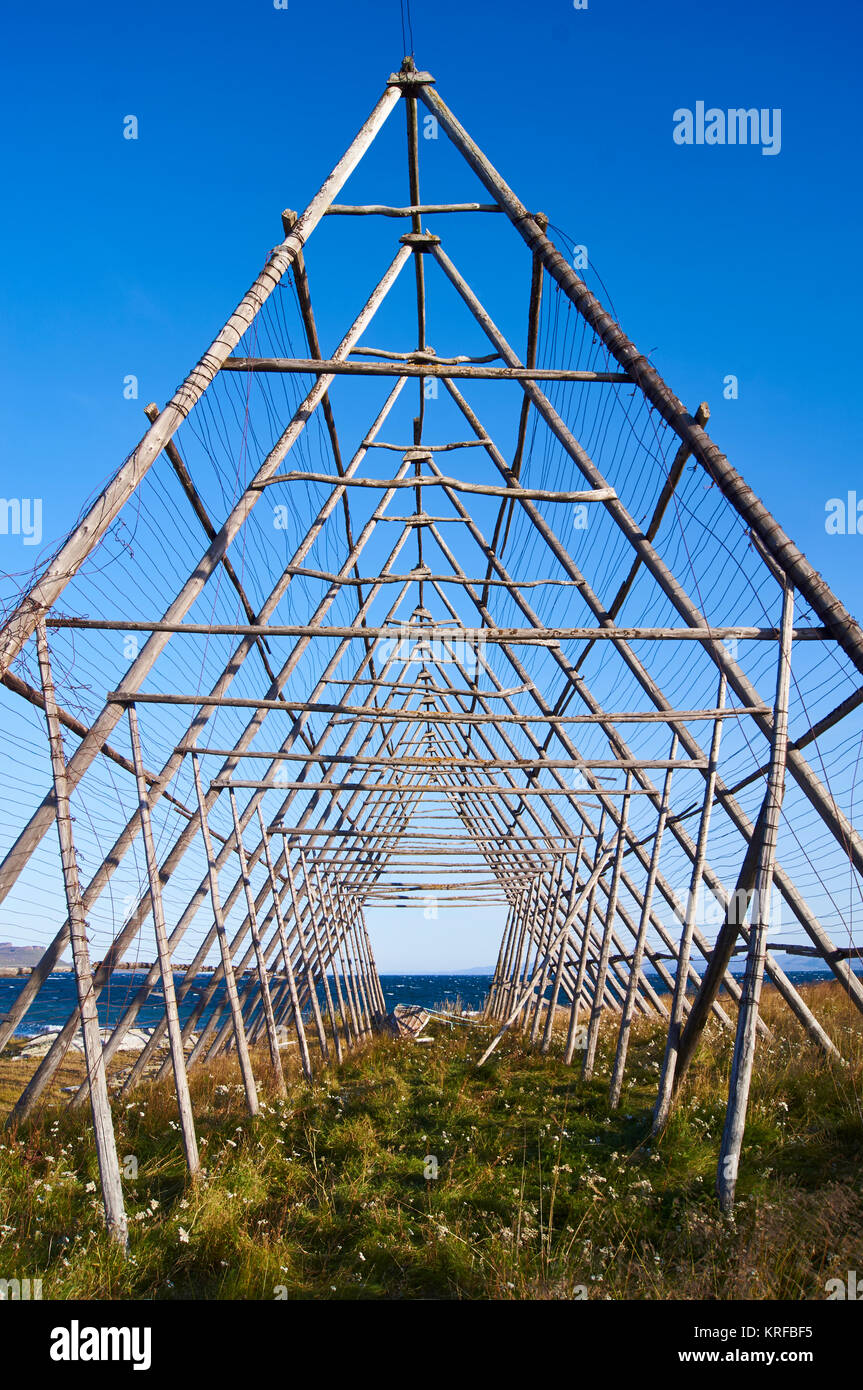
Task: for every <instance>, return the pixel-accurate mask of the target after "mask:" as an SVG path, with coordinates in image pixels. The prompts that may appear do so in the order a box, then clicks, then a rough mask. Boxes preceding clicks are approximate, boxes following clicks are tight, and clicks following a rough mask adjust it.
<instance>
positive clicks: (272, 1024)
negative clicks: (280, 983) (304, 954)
mask: <svg viewBox="0 0 863 1390" xmlns="http://www.w3.org/2000/svg"><path fill="white" fill-rule="evenodd" d="M228 796H229V798H230V802H231V815H232V817H233V820H234V842H235V844H236V848H237V855H238V857H239V860H240V877H241V878H242V880H243V888H244V890H245V894H246V911H247V912H248V914H249V930H250V932H251V934H252V945H253V947H254V950H255V964H256V966H257V971H258V983H259V985H260V989H261V1003H262V1005H263V1009H264V1018H265V1020H266V1026H267V1043H268V1045H269V1049H270V1065H271V1067H272V1070H273V1080H274V1082H275V1086H276V1091H277V1093H278V1095H280V1096H286V1095H287V1094H288V1088H287V1086H286V1085H285V1073H284V1071H283V1070H282V1054H281V1051H280V1049H279V1035H278V1032H277V1029H276V1019H275V1015H274V1014H273V1000H272V997H271V995H270V980H269V975H268V973H267V962H266V961H265V959H264V952H263V949H262V947H261V936H260V932H259V931H258V914H257V912H256V911H255V895H254V893H253V892H252V880H251V878H250V877H249V861H248V859H247V858H246V847H245V845H244V844H243V831H242V828H241V826H240V812H239V810H238V809H237V797H236V794H235V792H234V789H233V787H232V788H230V790H229V791H228Z"/></svg>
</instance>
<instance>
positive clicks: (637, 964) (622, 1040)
mask: <svg viewBox="0 0 863 1390" xmlns="http://www.w3.org/2000/svg"><path fill="white" fill-rule="evenodd" d="M676 754H677V735H676V734H675V735H674V736H673V738H672V740H671V753H670V754H669V757H670V759H671V760H672V761H673V760H674V758H675V756H676ZM673 775H674V769H673V768H669V769H668V771H667V772H666V774H665V785H664V787H663V789H662V801H661V802H660V805H659V815H658V818H657V822H656V833H655V834H654V837H653V849H652V851H651V855H650V868H649V869H648V871H647V883H646V884H645V888H644V897H643V899H642V903H641V916H640V918H639V921H638V936H637V937H636V939H635V947H634V949H633V952H632V960H631V962H630V976H629V988H628V989H627V991H626V1000H625V1002H624V1005H623V1013H622V1014H621V1017H620V1031H619V1033H618V1035H617V1052H616V1053H615V1057H614V1070H613V1072H612V1077H611V1091H610V1095H609V1105H610V1106H611V1109H612V1110H616V1109H617V1107H618V1105H619V1104H620V1093H621V1090H622V1088H623V1073H624V1071H625V1069H626V1054H627V1050H628V1048H629V1036H630V1033H631V1031H632V1018H633V1015H634V1013H635V999H636V988H637V984H638V975H639V972H640V970H641V964H642V961H643V959H644V947H645V945H646V943H647V929H648V927H649V926H650V909H651V906H652V904H653V890H654V888H655V886H656V876H657V874H658V872H659V855H660V853H661V850H662V837H663V833H664V831H665V822H666V820H667V819H668V803H669V797H670V795H671V779H672V777H673Z"/></svg>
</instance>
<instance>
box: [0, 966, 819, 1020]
mask: <svg viewBox="0 0 863 1390" xmlns="http://www.w3.org/2000/svg"><path fill="white" fill-rule="evenodd" d="M734 973H735V975H739V973H740V972H738V971H735V972H734ZM787 974H788V977H789V979H790V980H791V981H792V983H793V984H796V985H800V984H811V983H814V982H815V981H817V980H829V979H832V978H833V976H832V972H831V971H829V970H817V971H816V970H791V971H788V972H787ZM175 978H176V982H177V984H178V985H179V983H180V976H179V975H177V976H176V977H175ZM648 978H649V979H650V981H651V984H652V985H653V986H654V988H655V989H656V992H657V994H662V993H666V992H667V991H666V987H665V985H664V984H663V983H662V981H661V980H660V979H659V978H658V977H656V976H652V975H650V974H648ZM145 979H146V972H144V971H141V972H137V973H136V972H132V971H125V970H123V971H115V973H114V974H113V975H112V976H111V980H110V983H109V984H108V986H107V987H106V988H105V989H104V990H103V991H102V993H101V995H100V996H99V1004H98V1007H99V1022H100V1024H101V1026H102V1027H103V1028H110V1027H113V1026H114V1024H115V1023H116V1022H117V1020H118V1019H119V1018H120V1017H121V1016H122V1014H123V1013H124V1011H125V1010H126V1008H128V1006H129V1004H130V1003H131V1002H132V1000H133V998H134V996H135V993H136V991H137V989H138V988H139V987H140V986H141V985H142V984H143V982H144V980H145ZM211 979H212V976H211V975H210V974H209V973H205V974H202V975H198V976H197V977H196V980H195V984H194V986H193V988H192V989H191V990H190V991H189V993H188V994H187V995H186V997H185V999H183V1000H182V1001H181V1002H180V1006H179V1009H180V1021H181V1022H182V1023H185V1022H186V1020H187V1019H188V1018H189V1016H190V1015H191V1013H192V1011H193V1010H194V1009H195V1007H196V1006H197V1005H198V1003H199V1001H200V998H201V993H202V991H203V990H204V989H205V988H206V986H207V985H208V984H209V983H210V980H211ZM26 983H27V981H26V978H24V977H21V978H17V977H16V978H14V979H0V1018H2V1017H3V1016H4V1015H5V1014H6V1013H8V1011H9V1009H10V1008H11V1007H12V1004H13V1003H14V1001H15V1000H16V999H17V997H18V995H19V994H20V993H21V990H22V989H23V988H24V985H25V984H26ZM240 983H241V984H242V981H240ZM381 985H382V986H383V991H384V999H385V1001H386V1004H387V1007H388V1009H393V1008H394V1007H395V1005H396V1004H421V1005H423V1006H424V1007H426V1008H435V1007H438V1006H443V1007H444V1008H447V1007H452V1006H453V1005H455V1004H456V1003H459V1004H460V1005H461V1006H462V1008H465V1009H478V1008H479V1007H480V1006H481V1005H482V1002H483V1000H484V999H485V997H486V995H487V994H488V991H489V987H490V985H491V976H490V975H382V976H381ZM223 999H224V986H223V985H221V984H219V985H218V986H217V988H216V991H215V993H214V996H213V1000H212V1002H211V1003H210V1004H209V1005H208V1006H207V1008H206V1009H205V1010H204V1012H203V1013H202V1015H201V1019H200V1020H199V1021H200V1022H205V1021H206V1020H207V1018H209V1016H210V1014H211V1012H212V1010H213V1008H214V1007H216V1006H217V1005H218V1004H221V1002H222V1001H223ZM76 1000H77V996H76V993H75V981H74V977H73V976H72V973H71V971H59V972H57V973H56V974H53V975H49V977H48V979H47V980H46V981H45V984H44V985H43V987H42V989H41V991H40V993H39V994H38V996H37V998H36V1000H35V1002H34V1003H33V1004H32V1006H31V1007H30V1009H29V1011H28V1012H27V1013H26V1014H25V1015H24V1018H23V1019H22V1020H21V1022H20V1024H19V1025H18V1029H17V1033H18V1035H19V1036H21V1037H24V1036H32V1035H33V1034H34V1033H42V1032H44V1031H45V1030H46V1029H49V1028H60V1027H62V1025H63V1024H64V1023H65V1022H66V1019H67V1018H68V1017H69V1014H70V1013H71V1011H72V1009H73V1007H74V1005H75V1003H76ZM163 1015H164V999H163V995H162V989H161V986H160V985H157V986H156V987H155V988H154V989H153V990H152V991H151V992H150V995H149V997H148V999H147V1001H146V1003H145V1004H144V1005H143V1006H142V1007H141V1010H140V1012H139V1014H138V1017H137V1019H136V1025H137V1026H138V1027H139V1028H152V1027H153V1026H154V1025H155V1024H156V1023H158V1022H159V1020H160V1019H161V1018H162V1017H163Z"/></svg>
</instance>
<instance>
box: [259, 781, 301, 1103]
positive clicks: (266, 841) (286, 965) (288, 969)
mask: <svg viewBox="0 0 863 1390" xmlns="http://www.w3.org/2000/svg"><path fill="white" fill-rule="evenodd" d="M257 812H258V824H259V826H260V830H261V844H262V846H263V851H264V863H265V864H266V866H267V875H268V877H269V880H270V891H271V893H272V895H273V910H274V912H275V914H276V925H277V927H278V932H279V942H280V944H281V948H282V967H283V969H284V972H285V977H286V979H287V982H288V992H289V996H290V1001H291V1012H292V1015H293V1023H294V1029H295V1031H296V1034H297V1046H298V1048H299V1052H300V1065H301V1066H302V1069H303V1075H304V1076H305V1078H306V1080H307V1081H311V1080H312V1059H311V1057H310V1055H309V1042H308V1038H307V1037H306V1029H305V1024H304V1023H303V1011H302V1009H301V1008H300V1000H299V996H298V994H297V981H296V976H295V975H294V967H293V963H292V961H291V952H290V948H289V946H288V934H287V931H286V930H285V918H284V914H283V912H282V899H281V894H280V892H279V887H278V884H277V883H276V874H275V870H274V868H273V856H272V853H271V851H270V837H269V835H268V834H267V827H266V825H265V824H264V815H263V812H262V810H261V806H260V802H259V803H258V806H257ZM288 870H289V872H290V865H289V866H288ZM297 931H298V932H299V925H298V924H297Z"/></svg>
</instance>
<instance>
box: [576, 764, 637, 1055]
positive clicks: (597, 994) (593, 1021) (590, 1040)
mask: <svg viewBox="0 0 863 1390" xmlns="http://www.w3.org/2000/svg"><path fill="white" fill-rule="evenodd" d="M631 787H632V773H631V772H627V774H626V790H625V792H624V797H623V802H622V805H621V809H620V821H619V823H618V832H617V848H616V850H615V854H614V867H613V868H612V871H611V886H610V889H609V894H608V901H607V903H606V906H605V926H604V929H603V933H602V943H601V945H600V948H599V960H598V961H597V966H596V980H595V981H594V987H593V1004H592V1007H591V1010H590V1022H589V1023H588V1026H587V1047H586V1048H585V1050H584V1060H583V1061H582V1064H581V1074H582V1077H583V1078H584V1080H585V1081H590V1079H591V1077H592V1076H593V1068H594V1065H595V1063H596V1049H597V1046H598V1045H599V1028H600V1024H601V1022H602V1013H603V1009H604V1007H605V981H606V976H607V974H608V957H609V955H610V954H611V939H612V929H613V927H614V916H615V913H616V912H617V895H618V892H619V890H620V871H621V866H622V863H623V846H624V844H625V843H626V820H627V815H628V812H629V796H628V795H627V794H626V793H628V792H629V791H630V789H631ZM598 879H599V875H597V881H598Z"/></svg>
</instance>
